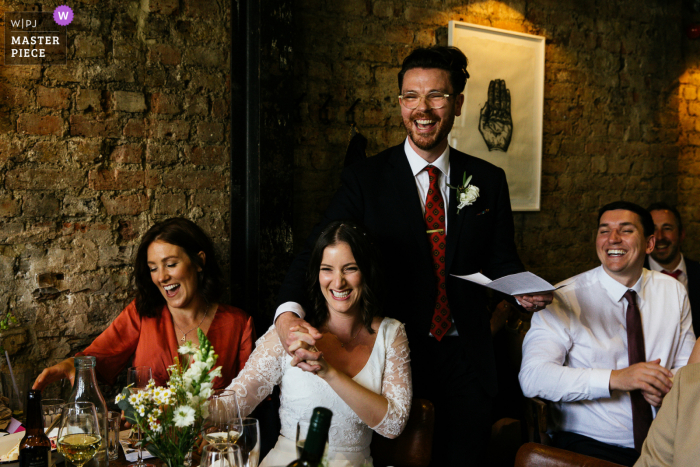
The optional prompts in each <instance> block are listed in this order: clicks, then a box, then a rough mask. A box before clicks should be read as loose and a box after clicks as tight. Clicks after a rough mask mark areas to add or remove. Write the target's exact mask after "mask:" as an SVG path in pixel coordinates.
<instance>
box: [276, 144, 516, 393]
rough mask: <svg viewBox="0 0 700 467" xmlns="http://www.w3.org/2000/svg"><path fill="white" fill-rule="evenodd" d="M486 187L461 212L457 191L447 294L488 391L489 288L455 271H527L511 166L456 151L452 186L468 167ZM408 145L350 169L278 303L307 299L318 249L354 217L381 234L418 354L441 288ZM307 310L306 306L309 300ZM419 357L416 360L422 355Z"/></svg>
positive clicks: (398, 303) (400, 313) (391, 300)
mask: <svg viewBox="0 0 700 467" xmlns="http://www.w3.org/2000/svg"><path fill="white" fill-rule="evenodd" d="M465 172H466V173H467V176H469V175H472V180H471V183H472V184H473V185H474V186H476V187H478V188H479V198H478V199H477V200H476V201H475V202H474V204H472V205H471V206H467V207H465V208H463V209H462V210H461V211H460V213H459V214H457V206H458V204H459V203H458V201H457V197H456V191H455V190H450V201H449V210H448V213H447V219H448V220H447V252H446V268H447V269H446V271H447V274H448V277H447V284H446V285H447V295H448V300H449V303H450V309H451V313H452V316H453V318H454V322H455V325H456V326H457V330H458V332H459V338H460V342H461V343H462V345H464V346H465V347H466V349H467V350H468V355H470V356H471V357H472V358H473V365H474V369H475V370H476V371H477V372H478V376H479V381H481V382H482V383H483V387H484V389H485V390H486V391H487V392H488V393H490V394H493V393H494V392H495V389H496V377H495V363H494V358H493V348H492V343H491V334H490V328H489V318H490V317H489V314H488V311H487V308H486V305H487V297H486V294H485V289H484V288H483V287H481V286H478V285H475V284H472V283H470V282H467V281H464V280H462V279H457V278H455V277H452V276H450V274H456V275H464V274H472V273H475V272H479V271H483V273H484V274H485V275H486V276H487V277H490V278H492V279H495V278H498V277H502V276H505V275H508V274H513V273H517V272H520V271H522V270H523V265H522V263H521V262H520V259H519V257H518V254H517V250H516V247H515V242H514V239H513V236H514V227H513V216H512V212H511V207H510V197H509V194H508V185H507V183H506V177H505V173H504V172H503V170H501V169H500V168H498V167H496V166H494V165H492V164H490V163H488V162H485V161H483V160H481V159H477V158H475V157H471V156H468V155H466V154H464V153H461V152H459V151H457V150H455V149H451V150H450V184H451V185H455V186H456V185H461V184H462V178H463V175H464V173H465ZM424 202H425V200H420V199H419V196H418V190H417V189H416V183H415V178H414V176H413V174H412V172H411V168H410V165H409V163H408V159H407V158H406V154H405V152H404V149H403V144H401V145H399V146H395V147H393V148H390V149H388V150H386V151H384V152H382V153H380V154H378V155H376V156H374V157H371V158H369V159H367V160H365V161H362V162H358V163H356V164H353V165H351V166H349V167H347V168H346V169H345V170H344V171H343V174H342V185H341V187H340V189H339V190H338V192H337V193H336V194H335V196H334V197H333V199H332V201H331V203H330V205H329V207H328V209H327V211H326V213H325V215H324V217H323V219H322V220H321V222H320V223H319V224H318V225H317V226H316V227H315V229H314V231H313V233H312V234H311V236H310V238H309V239H308V241H307V244H306V247H305V249H304V251H303V252H302V253H300V254H299V255H298V256H297V257H296V259H295V260H294V262H293V263H292V266H291V267H290V270H289V271H288V273H287V276H286V278H285V280H284V283H283V284H282V288H281V290H280V295H279V301H278V305H279V304H282V303H284V302H287V301H294V302H297V303H301V304H302V305H306V301H307V297H306V288H305V286H304V279H305V274H306V267H307V263H308V259H309V255H310V251H311V248H312V247H313V244H314V242H315V240H316V238H318V235H319V234H320V232H321V231H322V229H323V227H324V226H325V225H326V224H328V223H329V222H331V221H333V220H339V219H353V220H355V221H356V222H359V223H362V224H363V225H364V226H366V227H367V228H368V230H369V231H370V232H372V234H373V235H374V237H375V239H376V241H377V242H378V246H379V249H380V251H381V253H382V263H383V271H384V278H385V284H386V290H385V291H384V313H385V314H386V316H389V317H392V318H396V319H398V320H399V321H401V322H403V323H405V324H406V332H407V334H408V339H409V342H410V347H411V352H412V354H414V355H417V354H418V353H419V352H421V347H422V345H421V342H424V341H425V340H426V339H431V337H429V335H428V331H429V329H430V322H431V319H432V315H433V308H434V304H435V296H436V294H437V287H436V282H435V278H434V276H433V272H432V267H433V266H432V260H431V257H430V245H429V241H428V237H427V234H426V232H425V231H426V226H425V221H424V218H423V214H422V212H421V204H422V203H424ZM305 308H306V306H305ZM414 361H415V359H414Z"/></svg>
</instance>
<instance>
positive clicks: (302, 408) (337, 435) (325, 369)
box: [228, 221, 412, 467]
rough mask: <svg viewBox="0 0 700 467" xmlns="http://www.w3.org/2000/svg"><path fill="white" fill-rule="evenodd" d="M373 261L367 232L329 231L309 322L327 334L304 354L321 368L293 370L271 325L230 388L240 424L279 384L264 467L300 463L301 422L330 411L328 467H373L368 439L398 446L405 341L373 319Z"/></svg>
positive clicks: (398, 328)
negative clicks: (273, 436)
mask: <svg viewBox="0 0 700 467" xmlns="http://www.w3.org/2000/svg"><path fill="white" fill-rule="evenodd" d="M377 261H378V259H377V255H376V252H375V250H374V246H373V245H372V243H371V241H370V239H369V237H368V235H367V234H366V233H365V231H364V229H362V228H361V227H359V226H357V225H356V224H354V223H352V222H347V221H345V222H340V221H338V222H333V223H331V224H329V226H328V227H327V228H326V230H325V231H324V232H323V233H322V234H321V236H320V237H319V239H318V240H317V242H316V245H315V247H314V249H313V251H312V253H311V259H310V261H309V274H308V279H309V290H310V291H311V292H310V293H311V295H312V297H311V299H312V300H311V302H312V303H313V306H312V308H314V309H313V310H310V312H309V313H308V314H307V316H306V319H307V320H308V321H309V324H311V325H312V326H315V327H316V328H317V329H319V331H320V332H321V333H322V335H323V337H322V338H321V339H317V340H316V346H315V348H313V347H312V348H310V349H309V351H310V352H314V351H318V353H306V355H314V356H315V358H317V360H315V361H307V362H306V365H302V366H304V367H305V368H307V369H309V370H312V371H304V370H302V369H301V368H299V367H296V366H292V365H291V363H292V357H290V356H289V355H288V354H287V353H286V352H285V351H284V348H283V347H282V343H281V342H280V340H279V337H278V336H277V332H276V331H275V328H274V326H272V327H270V329H269V330H268V331H267V332H266V333H265V335H263V336H262V337H261V338H260V339H259V340H258V342H257V344H256V348H255V351H254V352H253V354H252V355H251V356H250V359H249V360H248V363H246V365H245V368H244V369H243V371H241V372H240V373H239V375H238V376H237V377H236V378H235V379H234V380H233V382H232V383H231V385H230V386H229V387H228V389H229V390H231V389H232V390H234V391H236V393H237V395H238V402H239V405H240V410H241V415H242V416H245V415H247V414H249V413H250V412H251V411H252V410H253V409H254V408H255V407H256V406H257V405H258V403H260V402H261V401H262V400H263V399H265V398H266V397H267V396H268V395H269V394H270V393H271V392H272V389H273V387H274V386H275V385H278V384H279V385H280V389H281V396H280V420H281V423H282V430H281V435H280V437H279V439H278V440H277V444H276V445H275V447H274V448H273V450H272V451H270V453H269V454H268V455H267V456H266V457H265V459H263V461H262V463H261V467H272V466H286V465H287V464H289V463H290V462H291V461H293V460H295V459H296V458H297V454H296V447H295V438H296V427H297V422H299V421H303V422H307V421H308V420H309V419H310V418H311V413H312V411H313V409H314V407H318V406H323V407H326V408H328V409H330V410H331V411H332V412H333V419H332V421H331V428H330V432H329V438H328V444H329V448H328V464H329V465H330V466H331V467H346V466H351V465H352V466H361V465H369V466H371V465H372V457H371V456H370V452H369V445H370V441H371V440H372V431H373V430H374V431H376V432H377V433H379V434H380V435H383V436H386V437H388V438H394V437H396V436H398V435H399V434H400V433H401V431H402V430H403V429H404V427H405V426H406V421H407V420H408V415H409V410H410V407H411V397H412V387H411V369H410V358H409V350H408V340H407V338H406V331H405V330H404V326H403V324H401V323H399V322H398V321H396V320H394V319H391V318H381V317H379V316H378V311H379V310H378V306H377V303H378V298H377V295H376V293H377V289H378V287H379V285H378V282H379V278H378V277H377V276H378V272H377V269H378V268H377ZM394 292H395V293H396V291H394ZM398 293H402V292H400V291H399V292H398ZM298 336H299V338H300V340H299V341H298V342H296V343H295V344H293V345H291V346H290V348H289V350H290V352H294V351H295V350H296V349H299V348H300V347H304V346H305V344H304V342H303V340H304V339H305V336H306V334H305V329H299V330H298Z"/></svg>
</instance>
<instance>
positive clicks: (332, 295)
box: [318, 242, 362, 313]
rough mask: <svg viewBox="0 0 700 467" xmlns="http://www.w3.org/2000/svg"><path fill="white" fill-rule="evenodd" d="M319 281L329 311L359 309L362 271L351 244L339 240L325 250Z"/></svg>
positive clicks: (342, 311)
mask: <svg viewBox="0 0 700 467" xmlns="http://www.w3.org/2000/svg"><path fill="white" fill-rule="evenodd" d="M318 282H319V286H320V287H321V292H322V293H323V296H324V297H325V299H326V303H327V304H328V311H329V312H336V313H350V312H356V311H357V305H358V303H359V301H360V297H361V296H362V272H361V271H360V268H359V267H358V266H357V263H356V262H355V257H354V256H353V254H352V250H351V249H350V245H348V244H347V243H345V242H338V243H336V244H335V245H328V246H327V247H326V248H325V249H324V250H323V258H322V259H321V267H320V269H319V272H318Z"/></svg>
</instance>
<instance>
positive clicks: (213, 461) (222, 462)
mask: <svg viewBox="0 0 700 467" xmlns="http://www.w3.org/2000/svg"><path fill="white" fill-rule="evenodd" d="M200 466H201V467H243V458H242V457H241V448H240V447H238V446H236V445H235V444H233V443H211V444H207V445H206V446H204V449H202V463H201V464H200Z"/></svg>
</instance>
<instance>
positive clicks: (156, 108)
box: [151, 92, 182, 114]
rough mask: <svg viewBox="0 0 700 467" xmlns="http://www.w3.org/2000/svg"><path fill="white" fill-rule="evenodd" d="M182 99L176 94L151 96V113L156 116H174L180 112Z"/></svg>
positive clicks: (158, 93)
mask: <svg viewBox="0 0 700 467" xmlns="http://www.w3.org/2000/svg"><path fill="white" fill-rule="evenodd" d="M181 101H182V97H181V96H179V95H177V94H163V93H160V92H157V93H155V94H153V95H152V96H151V111H152V112H154V113H157V114H176V113H178V112H180V102H181Z"/></svg>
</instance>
